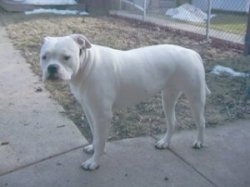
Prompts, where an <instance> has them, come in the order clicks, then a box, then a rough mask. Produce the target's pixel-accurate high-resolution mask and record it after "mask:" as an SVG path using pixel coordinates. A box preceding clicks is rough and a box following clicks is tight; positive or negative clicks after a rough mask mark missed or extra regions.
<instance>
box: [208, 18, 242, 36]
mask: <svg viewBox="0 0 250 187" xmlns="http://www.w3.org/2000/svg"><path fill="white" fill-rule="evenodd" d="M246 26H247V15H246V14H236V13H231V14H230V13H216V17H214V18H212V19H211V28H212V29H217V30H221V31H225V32H230V33H235V34H245V32H246Z"/></svg>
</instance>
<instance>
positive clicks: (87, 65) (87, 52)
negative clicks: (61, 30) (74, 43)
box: [70, 48, 94, 85]
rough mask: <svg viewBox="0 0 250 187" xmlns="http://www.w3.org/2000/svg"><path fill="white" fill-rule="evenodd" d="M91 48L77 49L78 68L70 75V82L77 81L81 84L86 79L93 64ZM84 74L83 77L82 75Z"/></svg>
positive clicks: (74, 82) (76, 82)
mask: <svg viewBox="0 0 250 187" xmlns="http://www.w3.org/2000/svg"><path fill="white" fill-rule="evenodd" d="M92 53H93V49H92V48H90V49H80V51H79V68H78V70H77V72H76V73H75V75H73V76H72V78H71V80H70V84H72V85H75V84H78V83H81V84H83V82H84V81H85V80H87V79H88V76H89V74H90V72H91V70H92V68H93V66H94V60H93V58H94V55H93V54H92ZM82 75H83V76H84V78H83V77H82Z"/></svg>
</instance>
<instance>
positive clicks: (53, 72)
mask: <svg viewBox="0 0 250 187" xmlns="http://www.w3.org/2000/svg"><path fill="white" fill-rule="evenodd" d="M47 71H48V78H49V79H57V78H59V77H58V72H59V65H57V64H50V65H49V66H48V68H47Z"/></svg>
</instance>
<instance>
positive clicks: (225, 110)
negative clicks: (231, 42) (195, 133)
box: [5, 15, 250, 140]
mask: <svg viewBox="0 0 250 187" xmlns="http://www.w3.org/2000/svg"><path fill="white" fill-rule="evenodd" d="M8 19H10V18H8ZM13 20H14V22H13ZM5 24H6V28H7V31H8V33H9V37H10V38H11V39H12V41H13V43H14V44H15V45H16V47H17V48H18V49H20V50H21V51H22V53H23V55H24V56H25V58H26V59H27V62H28V63H30V64H31V65H32V69H33V70H34V72H35V73H36V74H38V75H40V67H39V59H38V54H39V50H40V44H41V41H42V39H43V37H45V36H63V35H68V34H72V33H83V34H84V35H86V36H87V37H88V38H89V40H90V41H91V42H92V43H96V44H100V45H105V46H110V47H113V48H117V49H131V48H136V47H140V46H146V45H154V44H160V43H161V44H163V43H171V44H178V45H181V46H185V47H188V48H192V49H194V50H196V51H197V52H199V53H200V54H201V56H202V58H203V59H204V63H205V68H206V73H207V83H208V86H209V88H210V89H211V91H212V95H211V96H209V97H208V99H207V106H206V120H207V125H208V126H214V125H221V124H225V122H227V121H230V120H235V119H240V118H247V119H249V118H250V106H249V104H246V103H243V102H242V99H243V98H244V95H245V90H246V79H245V78H233V77H218V76H215V75H212V74H210V73H209V72H210V71H211V69H212V67H213V66H214V65H215V64H220V65H225V66H229V67H231V68H233V69H235V70H237V71H250V68H249V67H250V66H249V65H250V64H249V60H250V59H249V58H247V57H243V56H242V54H241V53H240V52H239V51H237V50H234V49H231V48H225V46H223V48H213V47H212V46H210V45H209V44H204V43H203V44H202V43H201V42H200V41H197V40H194V39H190V38H188V37H186V36H183V35H180V34H176V33H174V32H170V31H168V30H162V29H160V28H158V27H155V26H148V25H144V24H142V23H140V22H132V21H127V20H122V19H117V18H112V17H78V16H73V17H72V16H71V17H65V16H64V17H58V16H54V15H53V16H48V15H47V16H35V17H33V18H32V19H31V18H26V17H22V19H17V18H16V19H12V22H11V21H7V22H5ZM46 87H47V89H48V90H49V91H50V92H51V93H52V96H53V97H54V98H55V99H56V100H57V101H58V102H59V103H60V104H61V105H62V106H63V107H64V109H65V111H66V113H67V114H68V115H69V117H70V118H71V119H72V120H73V121H74V122H75V124H76V125H77V126H78V127H79V128H80V129H81V131H82V132H83V134H84V135H85V136H86V137H87V138H89V139H90V133H89V128H88V125H87V122H86V120H85V118H83V117H82V112H81V108H80V106H79V105H78V104H77V102H76V101H75V100H74V98H73V97H72V95H71V94H70V92H69V89H68V86H67V85H65V83H57V84H55V83H53V84H51V83H46ZM176 114H177V121H178V124H177V129H187V128H193V127H194V122H193V120H192V118H191V115H190V110H189V106H188V102H187V100H186V99H185V98H184V97H182V98H180V100H179V103H178V104H177V108H176ZM164 131H165V119H164V114H163V110H162V107H161V99H160V94H158V95H156V96H155V97H153V98H151V99H150V100H149V101H148V102H142V103H140V104H139V105H136V106H135V107H132V108H128V109H125V110H123V111H116V112H115V115H114V118H113V121H112V127H111V131H110V137H109V139H112V140H113V139H121V138H128V137H136V136H141V135H146V134H149V135H151V134H158V133H163V132H164Z"/></svg>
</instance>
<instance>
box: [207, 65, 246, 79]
mask: <svg viewBox="0 0 250 187" xmlns="http://www.w3.org/2000/svg"><path fill="white" fill-rule="evenodd" d="M211 73H212V74H215V75H223V76H232V77H247V76H249V74H248V73H243V72H238V71H234V70H233V69H231V68H229V67H225V66H221V65H216V66H214V68H213V70H212V71H211Z"/></svg>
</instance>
